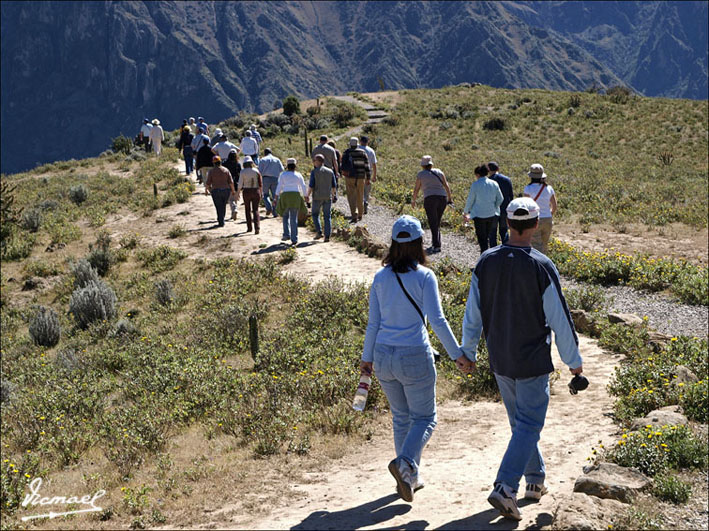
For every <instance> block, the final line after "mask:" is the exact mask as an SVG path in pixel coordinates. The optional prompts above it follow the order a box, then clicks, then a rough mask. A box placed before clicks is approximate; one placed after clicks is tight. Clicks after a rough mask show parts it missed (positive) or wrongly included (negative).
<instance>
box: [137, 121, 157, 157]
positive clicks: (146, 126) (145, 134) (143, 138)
mask: <svg viewBox="0 0 709 531" xmlns="http://www.w3.org/2000/svg"><path fill="white" fill-rule="evenodd" d="M152 129H153V124H151V123H150V120H148V119H147V118H143V125H141V126H140V132H139V133H138V138H139V140H140V143H141V144H142V145H143V146H145V152H146V153H150V148H151V145H150V131H152Z"/></svg>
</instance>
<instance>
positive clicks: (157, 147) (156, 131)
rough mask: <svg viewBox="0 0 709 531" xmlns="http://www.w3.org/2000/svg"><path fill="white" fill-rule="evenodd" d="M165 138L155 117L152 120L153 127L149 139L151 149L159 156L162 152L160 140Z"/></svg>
mask: <svg viewBox="0 0 709 531" xmlns="http://www.w3.org/2000/svg"><path fill="white" fill-rule="evenodd" d="M163 140H165V133H164V132H163V130H162V126H161V125H160V120H158V119H157V118H155V119H154V120H153V128H152V129H151V130H150V141H151V142H152V144H153V151H155V154H156V155H158V156H160V153H161V152H162V141H163Z"/></svg>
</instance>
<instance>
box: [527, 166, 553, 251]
mask: <svg viewBox="0 0 709 531" xmlns="http://www.w3.org/2000/svg"><path fill="white" fill-rule="evenodd" d="M527 175H528V176H529V179H530V182H529V184H528V185H527V186H525V187H524V196H525V197H531V198H532V199H534V201H535V202H536V203H537V204H538V205H539V228H537V230H536V231H535V232H534V234H533V235H532V247H534V248H535V249H536V250H537V251H539V252H540V253H542V254H544V255H546V254H547V251H548V250H549V239H550V238H551V229H552V227H553V226H554V223H553V222H552V217H553V216H554V214H556V194H555V193H554V189H553V188H552V187H551V186H550V185H548V184H547V182H546V179H547V174H546V173H544V167H543V166H542V165H541V164H532V165H531V166H530V168H529V172H527Z"/></svg>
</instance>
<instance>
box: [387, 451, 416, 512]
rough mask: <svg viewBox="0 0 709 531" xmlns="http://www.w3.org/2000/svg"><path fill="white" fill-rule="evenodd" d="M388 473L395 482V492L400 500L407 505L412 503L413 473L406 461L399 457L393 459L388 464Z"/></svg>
mask: <svg viewBox="0 0 709 531" xmlns="http://www.w3.org/2000/svg"><path fill="white" fill-rule="evenodd" d="M389 472H391V475H392V476H394V479H395V480H396V492H397V493H398V494H399V496H401V499H402V500H404V501H407V502H409V503H410V502H412V501H414V489H413V475H414V471H413V470H412V469H411V465H410V464H409V463H408V462H407V461H406V459H402V458H400V457H397V458H396V459H394V460H393V461H392V462H391V463H389Z"/></svg>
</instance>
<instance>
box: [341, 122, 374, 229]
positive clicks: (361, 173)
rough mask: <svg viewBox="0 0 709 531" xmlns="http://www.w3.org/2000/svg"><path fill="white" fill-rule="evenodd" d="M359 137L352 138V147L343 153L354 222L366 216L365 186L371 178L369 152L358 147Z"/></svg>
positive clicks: (343, 168) (348, 199)
mask: <svg viewBox="0 0 709 531" xmlns="http://www.w3.org/2000/svg"><path fill="white" fill-rule="evenodd" d="M358 144H359V139H358V138H357V137H356V136H353V137H352V138H350V147H349V149H347V150H345V152H344V153H343V154H342V166H341V167H340V169H341V170H342V175H344V176H345V185H346V186H347V202H348V203H349V205H350V214H351V215H352V223H357V221H361V220H362V216H364V187H365V186H366V184H368V183H369V180H370V176H371V174H370V169H369V158H368V157H367V153H366V152H365V151H364V150H363V149H361V148H359V147H357V145H358Z"/></svg>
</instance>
